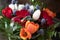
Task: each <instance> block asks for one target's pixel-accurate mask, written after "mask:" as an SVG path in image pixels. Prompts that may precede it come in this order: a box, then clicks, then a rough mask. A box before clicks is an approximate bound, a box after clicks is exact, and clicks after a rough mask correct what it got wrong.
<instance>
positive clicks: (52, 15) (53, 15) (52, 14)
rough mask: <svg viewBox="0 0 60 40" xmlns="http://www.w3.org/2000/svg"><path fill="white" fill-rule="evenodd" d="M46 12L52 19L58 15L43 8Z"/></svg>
mask: <svg viewBox="0 0 60 40" xmlns="http://www.w3.org/2000/svg"><path fill="white" fill-rule="evenodd" d="M43 10H44V11H46V12H47V13H48V15H49V16H51V17H52V18H54V17H55V16H56V13H53V12H52V11H51V10H49V9H48V8H46V9H45V8H43Z"/></svg>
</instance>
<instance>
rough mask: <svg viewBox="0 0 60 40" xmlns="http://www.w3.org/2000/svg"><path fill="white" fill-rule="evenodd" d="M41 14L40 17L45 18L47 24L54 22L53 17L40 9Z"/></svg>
mask: <svg viewBox="0 0 60 40" xmlns="http://www.w3.org/2000/svg"><path fill="white" fill-rule="evenodd" d="M41 16H42V18H45V19H46V21H47V24H48V25H52V24H53V23H54V22H53V19H52V18H51V17H50V16H49V15H48V14H47V12H46V11H42V12H41Z"/></svg>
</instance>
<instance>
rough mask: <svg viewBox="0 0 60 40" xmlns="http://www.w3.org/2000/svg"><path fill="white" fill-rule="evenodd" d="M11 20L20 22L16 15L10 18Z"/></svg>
mask: <svg viewBox="0 0 60 40" xmlns="http://www.w3.org/2000/svg"><path fill="white" fill-rule="evenodd" d="M12 21H14V22H18V23H20V22H21V19H20V18H18V17H13V18H12Z"/></svg>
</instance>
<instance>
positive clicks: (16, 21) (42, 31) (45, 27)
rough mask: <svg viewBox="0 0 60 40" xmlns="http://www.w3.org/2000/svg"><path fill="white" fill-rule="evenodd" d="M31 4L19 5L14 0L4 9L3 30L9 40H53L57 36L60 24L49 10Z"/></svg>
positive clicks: (0, 19) (1, 19)
mask: <svg viewBox="0 0 60 40" xmlns="http://www.w3.org/2000/svg"><path fill="white" fill-rule="evenodd" d="M32 3H33V5H31V4H28V3H26V4H17V1H16V0H15V1H14V0H12V2H11V4H9V5H8V6H7V7H6V8H4V9H2V16H3V17H2V16H1V18H0V21H1V24H0V25H1V28H0V29H1V30H2V31H3V32H4V34H5V35H6V37H7V38H8V40H22V39H23V40H52V37H53V36H56V32H55V28H56V27H57V26H58V25H59V24H60V22H56V20H54V18H55V17H56V13H53V12H52V11H51V10H49V9H48V8H44V7H43V6H42V7H40V5H37V4H39V3H38V2H36V3H37V4H35V5H34V3H35V2H34V0H33V2H32Z"/></svg>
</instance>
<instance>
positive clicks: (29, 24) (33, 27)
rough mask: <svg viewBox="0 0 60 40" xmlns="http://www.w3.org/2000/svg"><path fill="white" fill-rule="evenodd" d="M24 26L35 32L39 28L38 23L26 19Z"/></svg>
mask: <svg viewBox="0 0 60 40" xmlns="http://www.w3.org/2000/svg"><path fill="white" fill-rule="evenodd" d="M25 28H26V29H27V30H28V31H29V32H30V33H31V34H33V33H35V32H36V31H37V30H38V29H39V25H38V24H35V23H34V22H30V21H27V22H26V24H25Z"/></svg>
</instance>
